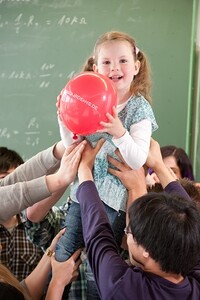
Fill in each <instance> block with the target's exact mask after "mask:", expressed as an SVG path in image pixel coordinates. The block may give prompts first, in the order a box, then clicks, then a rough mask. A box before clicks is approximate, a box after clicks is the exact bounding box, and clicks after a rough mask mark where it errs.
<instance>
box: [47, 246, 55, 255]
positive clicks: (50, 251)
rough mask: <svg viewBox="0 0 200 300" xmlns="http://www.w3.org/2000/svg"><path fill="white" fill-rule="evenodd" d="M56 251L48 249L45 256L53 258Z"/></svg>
mask: <svg viewBox="0 0 200 300" xmlns="http://www.w3.org/2000/svg"><path fill="white" fill-rule="evenodd" d="M53 253H54V251H53V250H51V249H50V247H48V248H47V249H46V251H45V255H46V256H48V257H52V255H53Z"/></svg>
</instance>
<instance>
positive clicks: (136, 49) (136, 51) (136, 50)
mask: <svg viewBox="0 0 200 300" xmlns="http://www.w3.org/2000/svg"><path fill="white" fill-rule="evenodd" d="M139 52H140V49H139V48H138V47H135V53H136V55H138V53H139Z"/></svg>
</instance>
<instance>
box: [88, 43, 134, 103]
mask: <svg viewBox="0 0 200 300" xmlns="http://www.w3.org/2000/svg"><path fill="white" fill-rule="evenodd" d="M139 68H140V62H139V61H136V62H135V60H134V56H133V49H132V47H131V45H130V43H129V42H128V41H111V42H105V43H104V44H103V45H101V47H99V52H98V57H97V65H94V71H95V72H98V73H100V74H102V75H105V76H107V77H109V78H110V79H111V80H112V81H113V83H114V85H115V87H116V91H117V94H118V96H120V97H121V98H123V97H124V96H125V95H127V96H128V97H130V85H131V83H132V80H133V77H134V76H135V75H137V74H138V72H139Z"/></svg>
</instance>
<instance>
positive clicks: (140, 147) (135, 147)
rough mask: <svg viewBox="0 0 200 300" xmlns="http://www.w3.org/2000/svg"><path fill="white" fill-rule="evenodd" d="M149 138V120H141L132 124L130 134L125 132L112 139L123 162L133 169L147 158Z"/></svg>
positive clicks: (141, 164) (137, 167)
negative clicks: (119, 136)
mask: <svg viewBox="0 0 200 300" xmlns="http://www.w3.org/2000/svg"><path fill="white" fill-rule="evenodd" d="M150 138H151V122H150V121H148V120H143V121H141V122H139V123H138V124H134V125H132V129H131V131H130V134H129V133H128V132H126V133H125V134H124V136H122V137H121V138H119V139H113V142H114V144H115V146H116V147H117V148H118V149H119V150H120V153H121V155H122V157H123V159H124V160H125V162H126V163H127V164H128V165H129V166H130V167H131V168H132V169H134V170H137V169H139V168H140V167H142V166H143V165H144V164H145V162H146V159H147V155H148V151H149V145H150Z"/></svg>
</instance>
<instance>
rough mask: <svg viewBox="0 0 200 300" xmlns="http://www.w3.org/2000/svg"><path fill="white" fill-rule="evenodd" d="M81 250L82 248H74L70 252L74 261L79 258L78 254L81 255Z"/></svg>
mask: <svg viewBox="0 0 200 300" xmlns="http://www.w3.org/2000/svg"><path fill="white" fill-rule="evenodd" d="M81 251H82V249H78V250H76V251H75V252H74V253H73V254H72V256H71V258H72V259H73V260H74V261H76V260H77V259H78V258H79V256H80V255H81Z"/></svg>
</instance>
